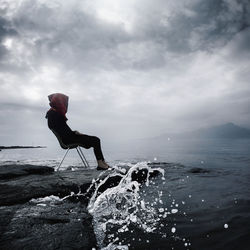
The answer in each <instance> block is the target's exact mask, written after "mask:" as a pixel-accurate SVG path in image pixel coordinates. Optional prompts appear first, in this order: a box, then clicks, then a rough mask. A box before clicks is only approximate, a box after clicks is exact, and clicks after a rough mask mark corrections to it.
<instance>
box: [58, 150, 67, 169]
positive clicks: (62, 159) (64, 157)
mask: <svg viewBox="0 0 250 250" xmlns="http://www.w3.org/2000/svg"><path fill="white" fill-rule="evenodd" d="M68 152H69V148H68V149H67V151H66V153H65V155H64V156H63V158H62V160H61V162H60V164H59V166H58V167H57V168H56V171H58V170H59V168H60V167H61V165H62V163H63V161H64V159H65V157H66V155H67V154H68Z"/></svg>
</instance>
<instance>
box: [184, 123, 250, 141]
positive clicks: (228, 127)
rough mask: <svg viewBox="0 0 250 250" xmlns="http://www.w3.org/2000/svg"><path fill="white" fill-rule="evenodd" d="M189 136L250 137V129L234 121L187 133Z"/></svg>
mask: <svg viewBox="0 0 250 250" xmlns="http://www.w3.org/2000/svg"><path fill="white" fill-rule="evenodd" d="M186 135H187V136H188V137H190V136H196V137H199V138H225V139H226V138H228V139H237V138H250V129H247V128H242V127H240V126H237V125H235V124H233V123H227V124H223V125H220V126H214V127H211V128H207V129H199V130H196V131H192V132H189V133H186Z"/></svg>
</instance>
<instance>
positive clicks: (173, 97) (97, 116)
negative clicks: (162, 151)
mask: <svg viewBox="0 0 250 250" xmlns="http://www.w3.org/2000/svg"><path fill="white" fill-rule="evenodd" d="M249 79H250V3H249V0H180V1H172V0H171V1H170V0H126V1H125V0H40V1H38V0H6V1H5V0H0V145H13V144H15V145H16V144H26V145H27V144H31V143H34V144H36V145H37V144H39V145H40V144H43V145H47V144H48V143H49V141H52V140H54V138H53V137H52V135H51V132H50V131H49V130H48V128H47V124H46V120H45V118H44V116H45V113H46V111H47V109H48V107H49V106H48V99H47V96H48V95H49V94H51V93H54V92H62V93H64V94H66V95H68V96H69V98H70V99H69V110H68V114H67V116H68V119H69V121H68V124H69V125H70V126H71V128H72V129H73V130H75V129H77V130H79V131H80V132H83V133H86V134H93V135H98V136H99V137H101V138H105V140H107V138H109V139H110V140H115V139H116V140H117V139H118V140H119V139H122V138H133V137H136V138H141V137H151V136H155V135H159V134H163V133H167V132H168V131H171V132H178V131H185V130H192V129H196V128H201V127H207V126H212V125H219V124H223V123H227V122H234V123H236V124H238V125H242V126H245V127H250V116H249V115H250V82H249Z"/></svg>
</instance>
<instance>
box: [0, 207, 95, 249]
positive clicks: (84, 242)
mask: <svg viewBox="0 0 250 250" xmlns="http://www.w3.org/2000/svg"><path fill="white" fill-rule="evenodd" d="M10 208H12V212H11V213H8V211H10ZM3 211H5V217H9V218H8V220H9V223H8V224H7V225H6V224H5V227H4V228H2V227H3V226H2V224H1V226H0V228H2V230H1V232H2V233H1V236H0V246H1V249H6V250H7V249H27V250H29V249H92V248H93V247H96V239H95V235H94V232H93V228H92V224H91V223H92V218H91V216H90V215H89V214H88V213H87V210H86V207H85V206H82V205H81V204H80V203H78V204H72V203H69V202H61V203H56V204H54V203H50V202H47V203H46V202H45V203H38V204H35V203H31V202H30V203H28V204H25V205H20V206H12V207H9V208H7V207H6V208H5V210H4V208H3V207H2V208H1V212H3ZM7 215H8V216H7Z"/></svg>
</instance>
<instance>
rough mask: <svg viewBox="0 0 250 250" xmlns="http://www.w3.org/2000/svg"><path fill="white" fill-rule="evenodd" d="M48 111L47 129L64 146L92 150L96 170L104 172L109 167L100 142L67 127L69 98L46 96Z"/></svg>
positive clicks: (55, 95) (57, 94)
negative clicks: (74, 145)
mask: <svg viewBox="0 0 250 250" xmlns="http://www.w3.org/2000/svg"><path fill="white" fill-rule="evenodd" d="M48 99H49V102H50V103H49V105H50V107H51V108H50V109H49V110H48V111H47V114H46V118H47V120H48V127H49V128H50V129H51V130H53V131H55V132H56V133H57V134H58V135H59V136H60V138H61V140H62V142H63V143H64V144H65V145H70V144H78V145H79V146H81V147H83V148H86V149H89V148H91V147H93V148H94V154H95V157H96V160H97V164H98V167H97V169H98V170H106V169H108V168H109V165H108V164H107V163H106V162H105V160H104V157H103V153H102V149H101V141H100V139H99V138H98V137H96V136H90V135H85V134H81V133H79V132H78V131H72V130H71V128H70V127H69V126H68V125H67V123H66V122H67V120H68V119H67V117H66V113H67V110H68V102H69V97H68V96H66V95H64V94H61V93H55V94H51V95H49V96H48Z"/></svg>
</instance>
